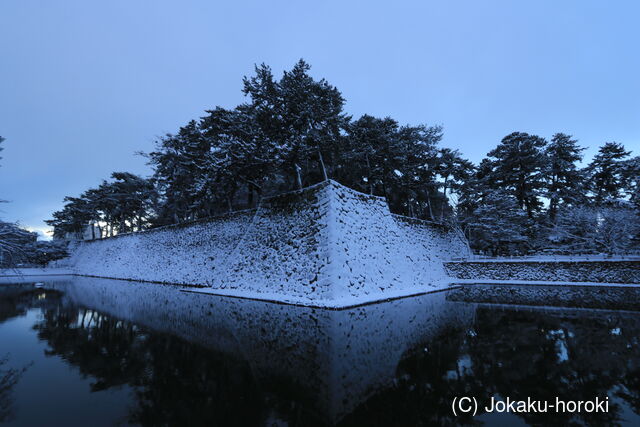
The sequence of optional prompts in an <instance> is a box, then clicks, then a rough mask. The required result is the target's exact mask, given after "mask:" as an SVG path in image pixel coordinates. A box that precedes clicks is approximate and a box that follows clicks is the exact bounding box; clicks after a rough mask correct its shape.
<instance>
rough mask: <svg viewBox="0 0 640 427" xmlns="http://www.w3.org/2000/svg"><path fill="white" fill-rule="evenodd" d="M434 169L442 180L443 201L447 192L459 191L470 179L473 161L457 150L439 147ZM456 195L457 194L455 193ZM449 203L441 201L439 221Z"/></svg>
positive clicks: (473, 169)
mask: <svg viewBox="0 0 640 427" xmlns="http://www.w3.org/2000/svg"><path fill="white" fill-rule="evenodd" d="M436 171H437V172H438V175H439V176H440V177H441V180H442V195H443V196H444V200H445V202H448V200H449V194H448V193H447V191H449V193H459V192H460V190H461V188H462V186H463V185H464V184H465V182H467V181H468V180H469V179H471V177H472V174H473V173H474V172H475V168H474V166H473V163H471V162H470V161H468V160H466V159H465V158H463V157H462V155H461V153H460V152H459V151H458V150H451V149H450V148H441V149H440V150H439V151H438V156H437V162H436ZM456 196H458V195H457V194H456ZM448 207H450V206H449V203H442V204H441V209H440V221H441V222H442V221H444V219H445V209H446V208H448Z"/></svg>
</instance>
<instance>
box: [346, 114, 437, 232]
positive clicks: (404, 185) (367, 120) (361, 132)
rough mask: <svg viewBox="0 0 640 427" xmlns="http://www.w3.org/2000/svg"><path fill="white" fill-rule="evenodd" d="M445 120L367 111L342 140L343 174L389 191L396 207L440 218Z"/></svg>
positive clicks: (361, 185)
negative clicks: (407, 122)
mask: <svg viewBox="0 0 640 427" xmlns="http://www.w3.org/2000/svg"><path fill="white" fill-rule="evenodd" d="M441 138H442V129H441V128H440V127H439V126H425V125H419V126H400V125H399V124H398V122H396V121H395V120H393V119H391V118H389V117H387V118H384V119H380V118H376V117H373V116H369V115H364V116H362V117H361V118H359V119H358V120H356V121H354V122H352V123H351V124H350V125H349V126H348V128H347V134H346V137H345V138H344V144H343V145H342V148H343V151H342V153H343V154H342V156H341V158H342V161H341V162H340V166H339V168H338V173H337V174H336V175H337V179H338V180H340V182H343V183H345V184H346V185H349V186H353V187H354V188H356V189H358V190H360V191H363V192H367V193H370V194H375V195H379V196H384V197H386V199H387V201H388V202H389V207H390V208H391V210H392V211H393V212H395V213H399V214H403V215H409V216H414V217H420V218H427V219H431V220H435V219H438V218H439V217H438V216H436V214H437V213H439V212H440V211H439V210H436V209H435V208H434V204H435V203H436V202H442V199H443V198H442V197H441V195H440V194H439V193H438V186H439V185H440V183H438V182H437V181H436V176H437V173H438V168H437V165H438V164H439V163H438V162H439V161H440V159H439V157H438V150H437V144H438V142H439V141H440V139H441Z"/></svg>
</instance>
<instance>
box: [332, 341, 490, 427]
mask: <svg viewBox="0 0 640 427" xmlns="http://www.w3.org/2000/svg"><path fill="white" fill-rule="evenodd" d="M465 339H466V337H465V331H464V330H463V329H460V328H455V329H454V328H450V329H448V330H446V331H444V332H443V333H442V334H441V335H440V336H438V337H437V338H436V339H434V340H433V341H431V342H429V343H424V344H422V345H420V346H418V347H417V348H415V349H414V350H412V351H411V352H410V353H409V354H408V355H407V356H406V357H405V358H404V359H403V360H402V361H401V362H400V364H399V365H398V368H397V372H396V380H395V384H394V386H393V387H391V388H388V389H386V390H383V391H381V392H379V393H377V394H376V395H374V396H373V397H372V398H370V399H369V400H368V401H366V402H365V403H364V404H362V405H360V406H359V407H358V409H356V411H354V412H353V413H352V414H350V415H348V416H347V417H345V418H344V419H343V420H342V422H341V423H342V424H344V425H395V426H401V425H454V424H458V425H473V424H478V422H477V421H474V420H473V419H472V418H471V416H461V417H459V418H458V417H455V416H454V415H453V413H452V411H451V399H453V397H454V396H473V395H476V396H477V395H479V394H480V392H481V389H480V388H478V387H479V386H478V384H476V383H475V382H473V381H469V378H467V377H466V376H465V372H463V371H464V369H463V368H462V367H461V366H460V364H459V363H458V358H459V356H460V352H461V349H462V348H463V346H464V341H465Z"/></svg>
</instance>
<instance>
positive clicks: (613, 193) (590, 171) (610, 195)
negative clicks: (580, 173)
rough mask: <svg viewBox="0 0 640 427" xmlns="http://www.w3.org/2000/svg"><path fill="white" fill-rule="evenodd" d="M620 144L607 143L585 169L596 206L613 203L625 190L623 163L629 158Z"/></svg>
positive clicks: (627, 152)
mask: <svg viewBox="0 0 640 427" xmlns="http://www.w3.org/2000/svg"><path fill="white" fill-rule="evenodd" d="M629 154H630V152H629V151H626V150H625V148H624V146H623V145H622V144H618V143H616V142H607V143H605V144H604V145H603V146H602V147H600V150H598V154H596V156H595V157H594V158H593V160H592V161H591V163H590V164H589V165H588V166H587V168H586V174H587V176H588V182H589V186H590V190H591V195H592V198H593V201H594V203H595V204H596V205H602V204H608V203H613V202H614V201H615V200H616V199H618V198H620V197H621V196H622V195H623V191H624V189H625V185H626V182H625V163H624V159H625V158H627V157H628V156H629Z"/></svg>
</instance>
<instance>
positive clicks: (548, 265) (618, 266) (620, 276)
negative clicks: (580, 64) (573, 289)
mask: <svg viewBox="0 0 640 427" xmlns="http://www.w3.org/2000/svg"><path fill="white" fill-rule="evenodd" d="M445 267H446V269H447V271H448V273H449V274H450V275H451V276H453V277H456V278H458V279H478V280H480V279H487V280H544V281H551V282H598V283H640V261H495V262H491V261H481V262H472V261H462V262H447V263H445Z"/></svg>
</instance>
